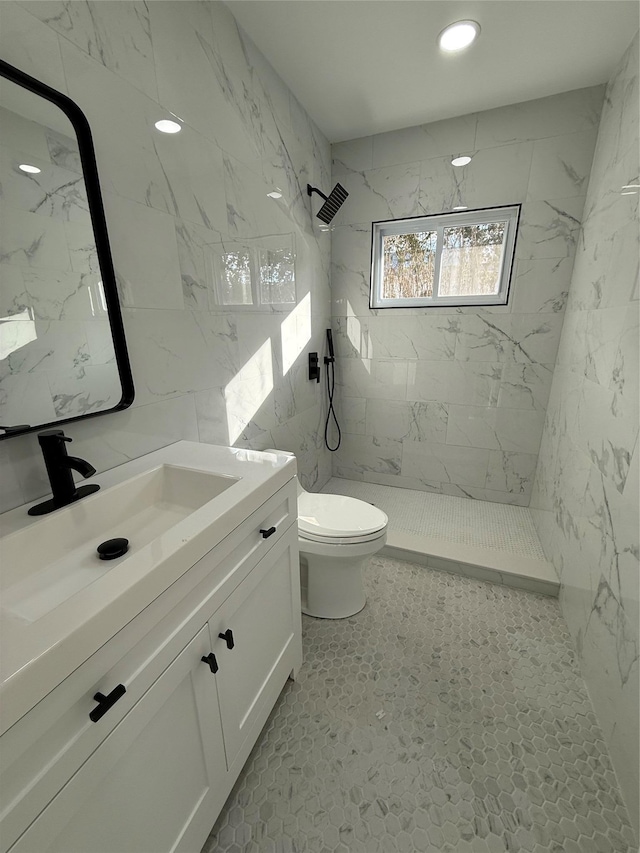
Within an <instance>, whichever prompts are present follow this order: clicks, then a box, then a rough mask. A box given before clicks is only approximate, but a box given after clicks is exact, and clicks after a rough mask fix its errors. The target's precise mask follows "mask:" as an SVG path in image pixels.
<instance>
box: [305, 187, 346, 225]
mask: <svg viewBox="0 0 640 853" xmlns="http://www.w3.org/2000/svg"><path fill="white" fill-rule="evenodd" d="M311 193H318V195H319V196H321V197H322V198H323V199H324V204H323V205H322V207H321V208H320V210H319V211H318V212H317V213H316V216H317V217H318V219H322V221H323V222H326V223H327V225H328V224H329V223H330V222H331V220H332V219H333V217H334V216H335V215H336V213H337V212H338V211H339V210H340V208H341V207H342V205H343V204H344V200H345V199H346V198H347V196H348V195H349V193H348V192H347V191H346V190H345V188H344V187H343V186H342V184H336V185H335V187H334V188H333V189H332V190H331V192H330V193H329V195H328V196H327V195H325V194H324V193H323V192H320V190H319V189H317V188H316V187H312V186H311V184H307V195H311Z"/></svg>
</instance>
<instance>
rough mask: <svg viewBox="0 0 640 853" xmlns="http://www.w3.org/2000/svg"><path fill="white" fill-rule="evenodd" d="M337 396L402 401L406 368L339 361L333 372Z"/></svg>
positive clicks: (374, 361) (393, 363)
mask: <svg viewBox="0 0 640 853" xmlns="http://www.w3.org/2000/svg"><path fill="white" fill-rule="evenodd" d="M336 385H337V388H338V392H339V394H341V395H344V396H345V397H367V398H368V399H379V400H403V399H404V397H405V393H406V390H407V364H406V363H405V362H402V361H392V360H384V359H355V358H345V359H342V361H340V362H339V363H338V365H337V369H336Z"/></svg>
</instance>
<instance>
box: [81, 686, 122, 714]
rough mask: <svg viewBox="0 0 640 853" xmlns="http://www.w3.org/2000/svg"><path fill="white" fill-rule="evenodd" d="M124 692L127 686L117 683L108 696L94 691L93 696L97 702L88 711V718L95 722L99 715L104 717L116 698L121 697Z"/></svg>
mask: <svg viewBox="0 0 640 853" xmlns="http://www.w3.org/2000/svg"><path fill="white" fill-rule="evenodd" d="M126 692H127V688H126V687H125V686H124V684H118V685H117V687H114V688H113V690H112V691H111V693H109V695H108V696H105V695H104V693H96V694H95V696H94V697H93V698H94V700H95V701H96V702H97V703H98V707H97V708H94V709H93V711H90V712H89V719H90V720H91V721H92V722H94V723H97V722H98V720H99V719H100V718H101V717H104V715H105V714H106V713H107V711H108V710H109V708H113V706H114V705H115V704H116V702H117V701H118V699H121V698H122V697H123V696H124V694H125V693H126Z"/></svg>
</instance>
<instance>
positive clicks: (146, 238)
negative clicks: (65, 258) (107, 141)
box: [104, 193, 184, 309]
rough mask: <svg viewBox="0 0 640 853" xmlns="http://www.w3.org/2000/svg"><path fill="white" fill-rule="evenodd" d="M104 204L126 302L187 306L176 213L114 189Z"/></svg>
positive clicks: (134, 305) (145, 305)
mask: <svg viewBox="0 0 640 853" xmlns="http://www.w3.org/2000/svg"><path fill="white" fill-rule="evenodd" d="M104 204H105V214H106V217H107V225H108V227H109V234H110V237H111V240H112V241H113V246H114V248H113V251H112V255H113V265H114V268H115V273H116V280H117V283H118V291H119V294H120V299H121V301H122V304H123V305H125V306H127V307H129V308H167V309H180V308H183V307H184V298H183V294H182V280H181V276H180V268H179V264H178V246H177V242H176V232H175V225H174V219H173V217H171V216H169V215H168V214H166V213H163V212H162V211H160V210H155V209H154V208H152V207H147V206H146V205H142V204H135V203H134V202H132V201H129V200H127V199H124V198H121V197H119V196H116V195H113V194H111V193H109V194H106V195H105V199H104ZM134 233H135V239H132V238H131V235H132V234H134Z"/></svg>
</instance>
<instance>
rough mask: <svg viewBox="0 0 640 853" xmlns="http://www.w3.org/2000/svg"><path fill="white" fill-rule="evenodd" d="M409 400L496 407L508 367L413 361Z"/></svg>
mask: <svg viewBox="0 0 640 853" xmlns="http://www.w3.org/2000/svg"><path fill="white" fill-rule="evenodd" d="M408 367H409V372H408V380H407V389H406V392H407V399H408V400H416V401H421V400H423V401H430V400H434V401H438V402H441V403H458V404H461V405H463V404H467V405H474V406H495V405H496V404H497V401H498V395H499V393H500V383H501V381H502V375H503V371H504V367H503V365H502V364H499V363H489V362H485V363H477V362H471V361H469V362H463V361H431V362H429V361H424V362H414V363H411V364H409V366H408Z"/></svg>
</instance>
